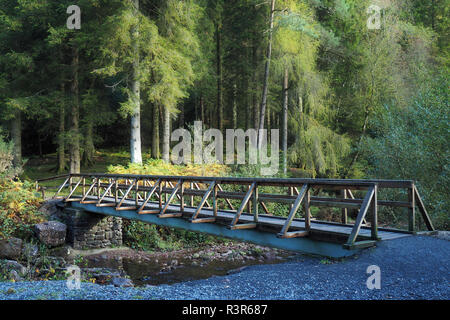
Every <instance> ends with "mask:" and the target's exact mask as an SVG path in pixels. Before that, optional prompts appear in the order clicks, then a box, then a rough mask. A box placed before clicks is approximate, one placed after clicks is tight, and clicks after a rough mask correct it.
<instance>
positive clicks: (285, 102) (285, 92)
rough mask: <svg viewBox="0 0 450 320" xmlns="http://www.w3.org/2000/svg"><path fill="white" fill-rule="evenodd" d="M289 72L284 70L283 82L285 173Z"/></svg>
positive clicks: (285, 170) (284, 165)
mask: <svg viewBox="0 0 450 320" xmlns="http://www.w3.org/2000/svg"><path fill="white" fill-rule="evenodd" d="M288 85H289V71H288V69H287V68H285V69H284V81H283V98H284V99H283V173H284V174H286V173H287V138H288V103H289V91H288V90H289V88H288Z"/></svg>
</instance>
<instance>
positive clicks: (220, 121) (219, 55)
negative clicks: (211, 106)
mask: <svg viewBox="0 0 450 320" xmlns="http://www.w3.org/2000/svg"><path fill="white" fill-rule="evenodd" d="M221 42H222V39H221V29H220V26H219V24H218V23H217V24H216V60H217V61H216V62H217V112H218V113H219V114H218V127H219V130H220V131H222V130H223V103H222V100H223V93H222V92H223V90H222V49H221V45H222V44H221Z"/></svg>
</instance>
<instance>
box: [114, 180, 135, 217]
mask: <svg viewBox="0 0 450 320" xmlns="http://www.w3.org/2000/svg"><path fill="white" fill-rule="evenodd" d="M136 182H137V180H134V182H133V183H132V184H130V186H129V187H128V189H127V191H126V192H125V194H124V195H123V196H122V200H120V202H119V204H118V205H117V207H116V210H118V211H120V210H136V209H137V206H136V207H127V208H125V209H122V208H121V207H122V204H123V202H124V201H125V199H126V198H127V196H128V194H129V193H130V191H131V189H133V186H134V184H135V183H136ZM131 208H135V209H131Z"/></svg>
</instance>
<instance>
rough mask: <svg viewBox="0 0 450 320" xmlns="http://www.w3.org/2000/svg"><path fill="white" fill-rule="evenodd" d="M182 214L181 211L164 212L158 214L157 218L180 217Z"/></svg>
mask: <svg viewBox="0 0 450 320" xmlns="http://www.w3.org/2000/svg"><path fill="white" fill-rule="evenodd" d="M182 216H183V214H182V213H181V212H178V213H165V214H159V215H158V218H162V219H165V218H180V217H182Z"/></svg>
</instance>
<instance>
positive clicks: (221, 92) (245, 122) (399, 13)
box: [0, 0, 450, 229]
mask: <svg viewBox="0 0 450 320" xmlns="http://www.w3.org/2000/svg"><path fill="white" fill-rule="evenodd" d="M72 5H76V6H78V7H79V8H80V15H79V18H80V19H79V21H78V23H79V26H78V27H79V28H76V27H75V28H69V27H68V26H69V23H70V22H71V19H72V18H71V15H73V14H75V15H76V11H73V12H69V11H68V8H69V7H70V6H72ZM449 8H450V6H449V3H448V1H446V0H434V1H423V0H408V1H405V0H268V1H263V0H58V1H55V0H0V30H1V31H0V176H2V179H12V178H15V179H21V180H24V181H27V180H28V181H33V180H34V179H36V178H40V177H44V176H51V175H56V174H58V173H67V172H71V173H79V172H93V171H96V170H98V169H99V167H98V163H99V161H101V159H105V158H106V159H109V158H114V157H113V156H112V155H113V154H116V155H117V154H119V155H121V156H122V157H121V158H120V159H121V160H120V161H114V160H111V161H109V163H107V165H119V164H120V165H123V166H124V168H126V167H127V166H129V167H130V168H132V167H133V166H135V167H137V166H140V165H142V166H145V165H146V164H148V163H149V161H150V163H158V164H160V165H164V163H169V162H170V150H171V148H173V146H174V144H175V142H173V141H171V132H173V130H175V129H177V128H186V129H188V130H193V126H194V121H202V122H203V126H204V127H205V128H216V129H218V130H220V131H221V132H225V130H226V129H243V130H247V129H250V128H255V129H259V130H261V129H279V130H280V159H281V160H280V169H279V171H278V174H277V176H287V177H313V178H341V179H345V178H356V179H358V178H377V179H413V180H415V181H416V183H417V185H418V188H419V189H420V190H421V193H422V194H423V198H424V201H425V202H426V204H427V207H428V208H429V211H430V212H431V215H432V217H433V221H434V222H435V224H436V227H438V228H440V229H448V227H449V219H448V212H449V211H450V201H449V198H448V194H449V189H448V188H449V187H448V186H449V185H450V172H449V170H450V164H449V157H450V153H449V141H450V139H449V138H450V126H449V107H448V89H449V83H448V75H449V43H448V32H449V21H448V17H449V14H448V10H449ZM73 19H75V20H74V21H76V19H77V17H75V18H73ZM72 22H73V21H72ZM155 159H161V160H160V161H156V162H155ZM152 161H153V162H152ZM107 162H108V161H107ZM117 162H119V163H117ZM42 163H45V164H47V167H46V168H47V169H45V170H43V169H39V168H40V167H39V165H40V164H42ZM231 169H232V170H231V171H232V173H231V174H240V175H243V174H247V175H251V174H254V175H257V173H256V171H255V170H251V169H249V168H248V167H246V166H241V167H239V166H235V167H233V168H231ZM104 170H106V169H104Z"/></svg>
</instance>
